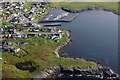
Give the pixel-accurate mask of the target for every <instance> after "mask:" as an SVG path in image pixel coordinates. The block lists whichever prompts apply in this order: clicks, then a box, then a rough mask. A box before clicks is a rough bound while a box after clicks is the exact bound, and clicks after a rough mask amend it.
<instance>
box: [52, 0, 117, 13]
mask: <svg viewBox="0 0 120 80" xmlns="http://www.w3.org/2000/svg"><path fill="white" fill-rule="evenodd" d="M50 7H53V8H54V7H56V8H57V7H64V8H65V9H68V10H77V11H80V10H82V9H86V8H98V9H109V10H115V11H116V12H118V3H116V2H52V3H51V5H50Z"/></svg>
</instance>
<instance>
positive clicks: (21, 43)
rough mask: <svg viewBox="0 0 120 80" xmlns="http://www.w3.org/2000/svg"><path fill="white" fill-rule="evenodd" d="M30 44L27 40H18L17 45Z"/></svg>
mask: <svg viewBox="0 0 120 80" xmlns="http://www.w3.org/2000/svg"><path fill="white" fill-rule="evenodd" d="M26 44H28V43H27V42H17V45H26Z"/></svg>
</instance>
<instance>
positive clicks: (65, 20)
mask: <svg viewBox="0 0 120 80" xmlns="http://www.w3.org/2000/svg"><path fill="white" fill-rule="evenodd" d="M77 16H78V14H76V15H75V16H73V17H72V18H70V19H58V20H40V21H38V23H47V22H71V21H72V20H74V19H75V18H76V17H77Z"/></svg>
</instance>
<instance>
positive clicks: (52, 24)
mask: <svg viewBox="0 0 120 80" xmlns="http://www.w3.org/2000/svg"><path fill="white" fill-rule="evenodd" d="M42 26H61V23H50V24H42Z"/></svg>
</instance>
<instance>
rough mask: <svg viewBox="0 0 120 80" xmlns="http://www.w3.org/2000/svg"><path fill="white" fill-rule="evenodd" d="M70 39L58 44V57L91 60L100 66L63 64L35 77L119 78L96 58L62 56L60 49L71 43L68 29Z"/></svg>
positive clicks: (108, 79) (68, 34)
mask: <svg viewBox="0 0 120 80" xmlns="http://www.w3.org/2000/svg"><path fill="white" fill-rule="evenodd" d="M66 34H67V38H68V40H67V41H66V42H65V43H64V44H63V45H61V46H58V47H57V48H56V49H55V51H54V53H55V54H56V55H57V57H58V58H64V59H73V60H81V61H89V62H92V63H94V64H97V66H98V68H95V69H94V68H91V67H87V68H80V67H69V68H64V67H61V66H54V67H51V68H48V69H46V70H44V71H43V72H41V73H40V74H38V75H37V76H35V77H34V78H40V79H52V80H54V79H55V80H56V79H82V80H90V79H92V80H96V79H97V80H119V79H120V77H119V75H118V74H117V73H115V72H113V71H112V70H111V69H110V68H109V67H106V66H104V65H103V64H102V63H100V62H98V61H96V60H94V59H85V58H73V57H64V56H61V55H60V54H61V52H60V49H62V48H63V47H65V46H67V45H68V44H69V43H70V41H71V40H70V31H66Z"/></svg>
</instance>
